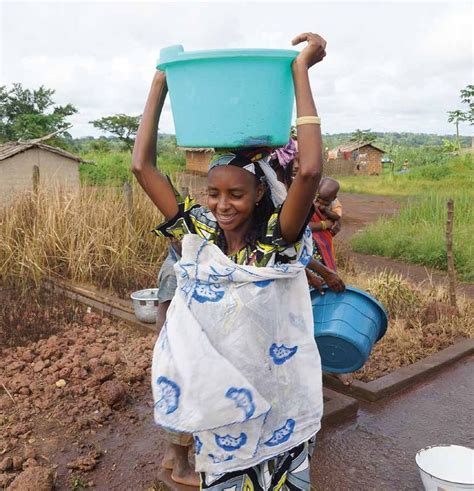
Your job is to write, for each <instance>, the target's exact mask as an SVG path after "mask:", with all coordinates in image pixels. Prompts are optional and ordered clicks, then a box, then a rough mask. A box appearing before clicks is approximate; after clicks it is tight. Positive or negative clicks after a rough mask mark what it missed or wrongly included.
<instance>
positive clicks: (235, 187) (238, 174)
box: [207, 165, 265, 233]
mask: <svg viewBox="0 0 474 491" xmlns="http://www.w3.org/2000/svg"><path fill="white" fill-rule="evenodd" d="M207 185H208V186H207V188H208V197H207V206H208V208H209V209H210V210H211V211H212V213H213V214H214V216H215V217H216V220H217V223H218V224H219V226H220V227H221V228H222V230H224V231H235V232H237V231H238V230H239V229H242V231H243V233H245V230H246V228H247V225H248V224H249V223H250V221H251V220H252V215H253V211H254V208H255V205H256V203H257V202H258V201H260V200H261V199H262V196H263V193H264V191H265V188H264V186H263V185H261V184H259V185H257V182H256V180H255V176H254V175H253V174H251V173H250V172H248V171H246V170H244V169H241V168H239V167H236V166H233V165H227V166H221V167H215V168H214V169H212V170H211V171H210V172H209V174H208V176H207Z"/></svg>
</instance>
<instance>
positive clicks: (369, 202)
mask: <svg viewBox="0 0 474 491" xmlns="http://www.w3.org/2000/svg"><path fill="white" fill-rule="evenodd" d="M339 198H340V200H341V202H342V204H343V212H344V213H343V220H342V230H341V232H340V234H339V235H338V236H337V238H336V240H341V241H344V242H346V243H347V242H349V240H350V238H351V237H352V236H353V235H354V234H355V233H357V232H359V231H361V230H363V229H364V228H365V227H366V226H367V225H369V224H370V223H372V222H375V221H376V220H377V219H379V218H380V217H390V216H392V215H394V214H395V213H397V211H398V210H399V208H400V203H399V202H398V201H396V200H395V199H393V198H390V197H387V196H371V195H365V194H348V193H341V194H340V196H339ZM351 255H352V256H353V258H354V260H355V264H356V265H357V266H358V267H360V268H361V269H363V270H366V271H374V272H376V271H383V270H387V271H392V272H393V273H397V274H401V275H402V276H404V277H405V278H407V279H409V280H410V281H412V282H413V283H421V282H423V281H427V282H433V284H435V285H445V284H446V273H444V272H443V271H439V270H436V269H433V268H428V267H426V266H421V265H417V264H410V263H405V262H403V261H397V260H394V259H390V258H386V257H381V256H372V255H369V254H359V253H357V252H351ZM458 291H459V292H460V293H463V294H465V295H467V296H469V297H471V298H473V297H474V284H472V283H461V284H459V285H458Z"/></svg>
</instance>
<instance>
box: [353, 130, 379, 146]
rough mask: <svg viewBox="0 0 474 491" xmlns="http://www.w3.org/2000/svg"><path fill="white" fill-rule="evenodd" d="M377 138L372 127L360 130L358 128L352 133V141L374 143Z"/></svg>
mask: <svg viewBox="0 0 474 491" xmlns="http://www.w3.org/2000/svg"><path fill="white" fill-rule="evenodd" d="M376 138H377V136H376V135H374V134H373V133H372V132H371V130H370V128H369V129H368V130H360V129H359V128H357V129H356V130H355V131H354V133H352V135H351V141H352V142H357V143H372V142H373V141H374V140H375V139H376Z"/></svg>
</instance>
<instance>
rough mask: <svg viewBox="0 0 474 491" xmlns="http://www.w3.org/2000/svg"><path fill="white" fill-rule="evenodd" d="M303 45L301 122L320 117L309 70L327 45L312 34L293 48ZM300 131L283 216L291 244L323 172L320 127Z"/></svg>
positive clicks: (298, 72) (296, 72) (296, 71)
mask: <svg viewBox="0 0 474 491" xmlns="http://www.w3.org/2000/svg"><path fill="white" fill-rule="evenodd" d="M303 41H307V42H308V44H307V46H306V47H305V48H304V49H303V51H301V53H300V54H299V55H298V56H297V57H296V58H295V60H294V61H293V65H292V70H293V81H294V85H295V97H296V117H297V118H300V117H303V116H317V115H318V113H317V111H316V106H315V104H314V101H313V95H312V93H311V86H310V83H309V75H308V70H309V68H311V67H312V66H313V65H314V64H316V63H318V62H320V61H321V60H322V59H323V58H324V57H325V56H326V41H325V40H324V39H323V38H322V37H321V36H318V35H317V34H313V33H310V32H308V33H304V34H300V35H299V36H297V37H296V38H295V39H293V41H292V44H293V45H296V44H299V43H301V42H303ZM296 130H297V134H298V157H299V169H298V172H297V174H296V176H295V179H294V180H293V183H292V185H291V186H290V189H289V190H288V196H287V198H286V201H285V203H284V205H283V208H282V210H281V214H280V227H281V233H282V237H283V238H284V239H285V240H286V242H288V243H293V242H295V241H296V240H297V239H298V236H299V234H300V233H301V230H302V228H303V226H304V225H305V223H306V220H307V218H308V214H309V212H310V209H311V206H312V203H313V200H314V196H315V194H316V190H317V189H318V185H319V181H320V179H321V174H322V169H323V157H322V143H321V127H320V125H319V124H303V125H297V127H296Z"/></svg>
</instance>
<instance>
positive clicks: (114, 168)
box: [79, 150, 186, 186]
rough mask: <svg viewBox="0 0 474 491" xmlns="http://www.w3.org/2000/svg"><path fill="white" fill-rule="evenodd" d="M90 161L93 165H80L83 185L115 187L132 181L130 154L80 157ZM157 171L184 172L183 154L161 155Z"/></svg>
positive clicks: (178, 152)
mask: <svg viewBox="0 0 474 491" xmlns="http://www.w3.org/2000/svg"><path fill="white" fill-rule="evenodd" d="M82 157H83V158H84V159H86V160H92V161H94V162H95V165H90V164H81V166H80V167H79V172H80V175H81V181H82V183H83V184H86V185H90V186H104V185H117V184H123V183H124V182H127V181H128V182H131V181H132V180H133V179H132V178H133V175H132V172H131V171H130V166H131V163H132V155H131V154H130V152H89V153H86V154H84V155H83V156H82ZM157 165H158V167H159V169H160V170H161V171H162V172H163V173H165V174H168V175H173V174H175V173H176V172H180V171H184V170H185V168H186V159H185V157H184V154H183V152H180V151H179V150H177V151H175V152H169V153H163V154H161V155H160V156H159V157H158V161H157Z"/></svg>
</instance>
